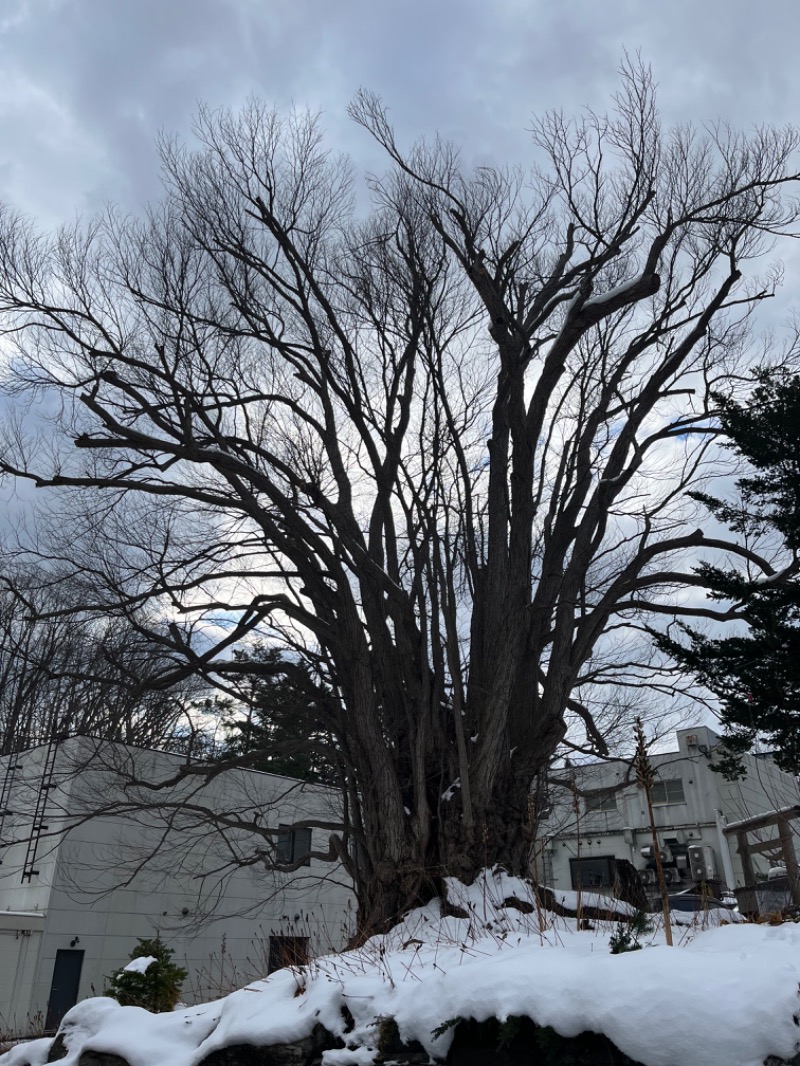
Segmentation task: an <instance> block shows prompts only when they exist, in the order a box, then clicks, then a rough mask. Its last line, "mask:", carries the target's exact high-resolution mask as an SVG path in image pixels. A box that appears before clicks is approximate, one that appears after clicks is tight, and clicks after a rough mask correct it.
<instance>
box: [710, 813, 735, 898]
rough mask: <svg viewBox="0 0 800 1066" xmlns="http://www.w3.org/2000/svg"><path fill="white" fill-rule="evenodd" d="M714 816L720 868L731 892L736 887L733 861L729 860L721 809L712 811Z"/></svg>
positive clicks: (729, 853) (729, 851) (728, 848)
mask: <svg viewBox="0 0 800 1066" xmlns="http://www.w3.org/2000/svg"><path fill="white" fill-rule="evenodd" d="M714 818H715V819H716V822H717V840H718V841H719V851H720V855H721V856H722V869H723V870H724V872H725V881H726V882H727V885H728V888H729V889H730V890H731V892H732V891H733V890H734V888H735V887H736V880H735V878H734V876H733V863H732V862H731V849H730V846H729V845H728V838H727V837H726V836H725V830H724V825H725V822H724V816H723V814H722V811H717V810H715V811H714Z"/></svg>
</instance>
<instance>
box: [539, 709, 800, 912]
mask: <svg viewBox="0 0 800 1066" xmlns="http://www.w3.org/2000/svg"><path fill="white" fill-rule="evenodd" d="M677 740H678V750H677V751H675V752H666V753H663V754H653V755H651V757H650V758H651V762H652V764H653V766H654V768H655V770H656V781H655V785H654V788H653V797H652V798H653V811H654V817H655V822H656V826H657V832H658V842H659V849H660V851H661V855H662V859H663V865H664V870H665V873H666V875H667V879H668V883H669V887H670V891H671V892H681V891H683V890H685V889H689V888H690V887H691V886H692V885H693V884H694V885H696V884H697V883H698V882H703V881H706V882H711V883H712V886H714V885H715V886H716V887H717V889H718V890H719V891H721V890H723V889H724V887H726V886H727V887H728V888H730V889H732V890H736V889H739V890H742V889H744V887H745V886H746V885H747V886H748V887H750V886H749V884H748V882H750V881H751V878H750V877H748V876H746V875H745V869H746V863H747V857H746V856H745V858H744V863H743V856H742V854H741V844H742V835H741V832H740V833H739V834H738V835H737V832H736V828H737V825H738V826H739V827H741V825H742V823H745V824H748V823H755V824H757V825H758V824H759V823H761V822H763V821H765V818H766V821H767V822H769V821H770V820H771V818H772V815H773V814H774V812H786V813H787V814H788V817H789V818H790V819H792V818H794V817H795V812H794V811H793V808H794V807H796V806H797V805H798V804H800V794H799V793H798V785H797V781H796V779H795V778H794V777H792V776H791V775H790V774H786V773H783V772H782V771H781V770H779V769H778V767H777V766H776V765H775V762H774V760H773V758H772V757H771V755H746V756H745V757H744V760H743V761H744V765H745V769H746V775H745V776H744V778H742V779H741V780H739V781H733V782H731V781H727V780H725V778H724V777H723V776H722V775H721V774H719V773H715V772H714V771H713V770H712V767H713V766H714V763H715V759H716V758H717V755H718V753H719V750H720V749H719V746H720V743H721V740H720V737H718V736H717V734H716V733H714V732H713V731H712V730H710V729H708V728H706V727H703V726H699V727H695V728H692V729H682V730H679V731H678V734H677ZM558 776H560V777H561V778H562V779H565V780H570V781H572V782H573V783H574V788H569V787H562V788H558V789H554V790H553V791H552V792H551V803H552V806H551V808H550V811H549V815H548V817H547V819H546V820H545V821H544V822H543V823H542V833H543V835H544V841H543V845H542V850H541V860H542V861H543V865H544V870H543V871H541V872H542V874H543V879H544V880H545V881H546V882H547V883H549V884H552V885H553V886H554V887H555V888H562V889H575V888H577V887H578V886H579V885H580V887H581V888H583V889H588V890H591V891H595V892H601V893H606V894H610V893H611V892H612V890H613V888H614V885H615V881H617V880H618V873H617V867H618V864H619V860H627V861H628V862H630V863H632V864H633V865H634V866H635V867H636V869H637V870H638V871H639V873H640V877H641V880H642V881H643V882H644V884H645V885H646V886H651V887H650V891H651V894H653V895H654V894H655V891H656V889H655V884H656V871H655V860H654V856H653V840H652V832H651V829H650V823H649V817H648V813H647V806H646V802H645V797H644V793H643V791H642V790H641V789H640V788H638V787H637V786H636V781H635V775H634V773H633V770H632V768H631V766H630V764H629V763H628V762H624V761H622V760H611V761H607V762H598V763H590V764H588V765H587V764H584V765H581V766H578V767H573V768H571V769H568V770H564V771H563V772H560V773H559V775H558ZM759 816H765V818H759ZM787 824H791V826H792V830H791V835H792V836H793V837H794V840H795V845H796V841H797V836H796V833H797V828H798V826H800V822H798V821H796V820H794V821H791V823H787ZM728 826H730V831H726V830H727V829H728ZM749 832H751V833H755V836H756V838H757V839H752V840H749V851H750V860H751V862H752V871H751V873H752V874H753V875H754V876H755V879H756V880H759V879H761V878H762V877H766V875H767V872H768V871H769V869H770V868H771V867H773V866H774V865H775V863H776V862H780V861H781V859H782V856H781V854H780V849H778V848H776V847H775V846H774V844H775V842H776V831H775V827H774V824H773V825H771V826H770V825H766V826H761V827H760V828H758V829H756V830H750V831H749Z"/></svg>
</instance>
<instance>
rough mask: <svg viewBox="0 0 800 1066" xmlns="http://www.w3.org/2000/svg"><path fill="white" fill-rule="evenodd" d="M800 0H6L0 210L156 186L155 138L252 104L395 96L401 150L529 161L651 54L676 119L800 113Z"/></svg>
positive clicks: (49, 211) (48, 213)
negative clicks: (199, 116)
mask: <svg viewBox="0 0 800 1066" xmlns="http://www.w3.org/2000/svg"><path fill="white" fill-rule="evenodd" d="M798 31H800V5H798V4H797V0H769V2H767V3H765V4H762V5H760V6H759V7H758V8H757V9H756V8H755V7H754V5H753V4H752V2H750V0H671V2H670V3H666V2H657V0H656V2H654V0H405V2H404V3H399V4H391V5H390V4H387V3H382V2H381V0H328V2H327V3H323V2H321V0H0V200H4V201H10V202H12V203H13V204H14V205H15V206H17V207H19V208H22V209H23V210H25V211H26V212H29V213H30V214H33V215H35V216H37V217H38V218H39V219H40V221H41V222H43V223H44V224H46V225H50V224H52V223H54V222H58V221H61V220H64V219H70V218H71V217H72V215H73V214H74V212H75V211H80V212H82V213H87V212H88V213H91V212H93V211H94V210H96V209H97V208H99V207H101V206H102V205H103V203H105V202H106V201H113V202H115V203H118V204H121V205H123V206H124V207H126V208H128V209H132V210H135V209H136V208H137V206H138V205H140V204H141V203H142V202H143V201H145V200H147V199H152V198H153V197H154V196H156V195H157V192H158V177H157V162H156V158H155V152H154V148H153V139H154V137H155V135H156V134H157V132H158V131H159V130H160V129H164V130H167V131H170V132H178V133H183V134H188V133H189V130H190V126H191V119H192V114H193V112H194V111H195V109H196V106H197V102H198V101H205V102H207V103H208V104H210V105H212V106H225V105H230V106H234V107H235V106H236V105H238V104H239V103H241V102H242V101H243V100H245V99H246V98H247V96H248V95H250V94H257V95H259V96H261V97H264V98H265V99H267V100H269V101H276V102H278V103H281V104H287V105H288V104H290V103H292V102H294V103H297V104H302V105H310V106H311V107H312V108H314V109H319V110H321V111H322V112H324V115H325V121H326V124H327V126H328V127H329V129H330V130H331V132H332V135H333V137H334V139H335V140H336V142H337V143H338V144H339V145H340V146H342V147H345V148H347V149H348V150H349V151H351V152H352V153H353V154H354V155H355V156H357V157H359V158H361V159H362V160H363V161H364V162H365V163H366V164H367V165H369V163H370V162H372V160H371V158H370V152H371V151H372V150H371V148H370V147H369V145H368V144H367V143H366V138H365V136H364V135H363V134H362V133H360V132H359V131H357V130H356V129H354V128H353V127H352V125H351V124H350V123H349V122H348V120H347V119H346V117H345V113H344V112H345V108H346V105H347V102H348V100H349V99H350V98H351V97H352V95H353V93H354V92H355V91H356V89H358V87H359V86H362V85H363V86H366V87H368V88H371V89H374V90H376V91H377V92H379V93H381V94H382V95H383V97H384V99H385V101H386V102H387V103H388V104H389V105H390V106H391V109H392V114H393V117H394V119H395V122H396V123H397V125H398V127H399V129H400V130H401V132H402V134H403V135H404V136H405V137H408V138H412V137H413V136H414V135H416V134H419V133H423V132H431V131H432V130H434V129H438V130H440V131H441V132H442V133H443V134H444V135H446V136H448V137H451V138H454V139H456V140H457V141H459V142H460V143H461V144H462V145H463V146H464V149H465V153H466V155H467V158H469V159H471V160H474V161H476V162H487V161H500V160H503V159H514V160H515V161H519V162H524V160H525V158H526V152H527V150H528V138H527V136H526V133H525V130H526V127H528V126H529V124H530V116H531V114H532V113H534V112H537V111H542V110H545V109H547V108H550V107H554V106H563V107H564V108H565V109H567V110H572V109H577V108H579V107H580V106H581V105H584V104H590V105H593V106H595V107H597V108H602V107H604V106H605V105H606V103H607V102H608V99H609V96H610V94H611V92H612V91H613V88H614V84H615V81H616V71H617V68H618V66H619V61H620V57H621V55H622V51H623V48H627V49H629V50H631V51H636V50H637V49H639V50H641V53H642V56H643V57H644V58H645V59H646V60H647V61H649V62H651V63H652V65H653V69H654V72H655V76H656V79H657V81H658V82H659V84H660V86H661V97H660V101H661V108H662V112H663V114H664V116H665V118H667V119H670V120H673V119H687V118H691V119H693V120H695V121H702V120H704V119H709V118H712V119H713V118H717V117H721V118H723V119H729V120H731V121H733V122H736V123H741V124H745V125H748V124H752V123H757V122H763V121H771V122H785V121H792V120H794V119H796V118H798V114H797V111H798V109H797V104H798V101H800V64H798V63H797V58H796V46H797V39H798Z"/></svg>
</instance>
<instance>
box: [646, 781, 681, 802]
mask: <svg viewBox="0 0 800 1066" xmlns="http://www.w3.org/2000/svg"><path fill="white" fill-rule="evenodd" d="M651 799H652V801H653V806H654V807H666V806H668V805H669V804H670V803H685V802H686V796H684V794H683V781H681V779H680V778H679V777H675V778H671V779H667V780H665V781H654V782H653V791H652V795H651Z"/></svg>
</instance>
